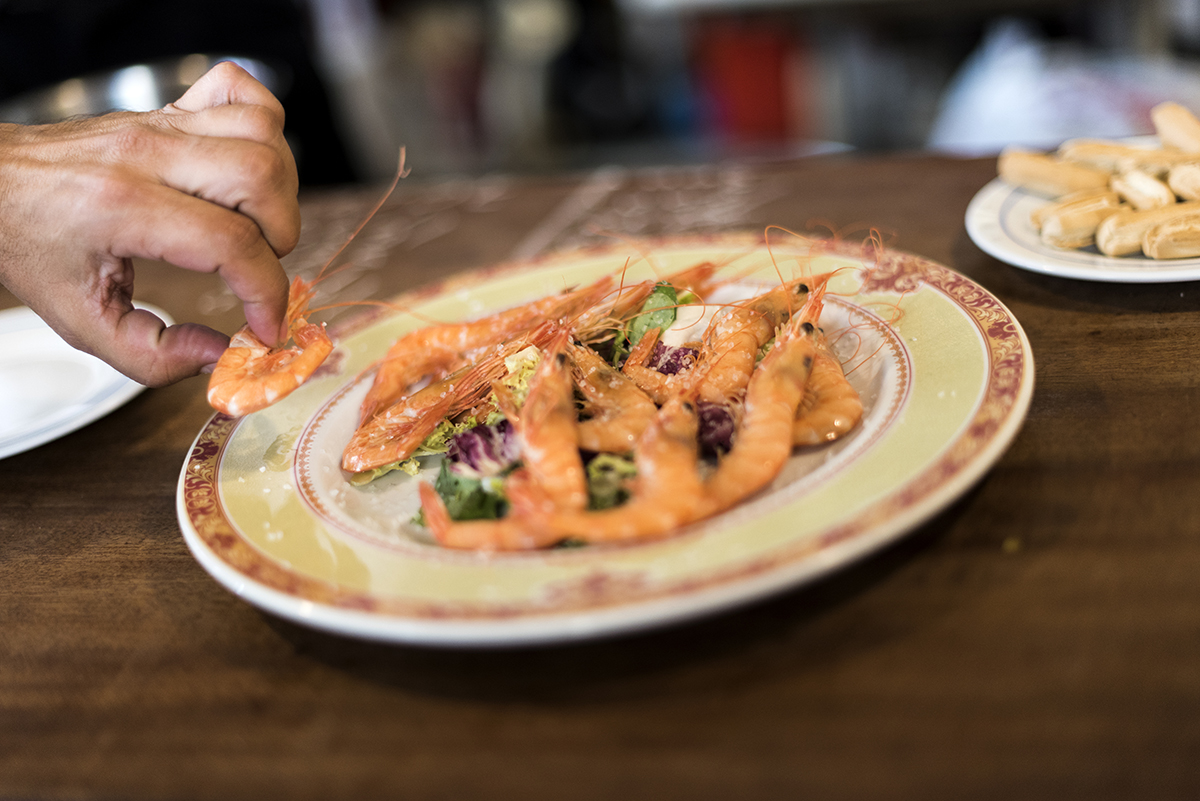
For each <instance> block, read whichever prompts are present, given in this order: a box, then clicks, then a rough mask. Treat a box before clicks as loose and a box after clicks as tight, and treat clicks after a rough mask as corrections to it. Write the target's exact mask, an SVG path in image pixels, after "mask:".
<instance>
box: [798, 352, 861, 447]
mask: <svg viewBox="0 0 1200 801" xmlns="http://www.w3.org/2000/svg"><path fill="white" fill-rule="evenodd" d="M862 414H863V404H862V398H860V397H859V396H858V393H857V392H856V391H855V390H854V387H852V386H851V385H850V382H849V381H847V380H846V374H845V373H844V372H843V371H842V364H841V362H839V361H838V359H837V356H835V355H834V354H833V352H832V351H831V350H830V349H829V346H828V344H827V343H824V342H822V343H821V345H820V347H818V348H817V353H816V358H815V360H814V361H813V369H812V375H811V376H810V377H809V380H808V387H807V388H806V389H805V391H804V398H803V400H802V401H801V402H800V407H799V408H798V409H797V410H796V418H795V420H794V422H793V424H792V444H793V445H821V444H824V443H826V442H833V441H834V440H836V439H840V438H841V437H843V436H845V435H846V434H848V433H850V432H851V431H853V430H854V428H855V427H856V426H857V425H858V424H859V422H860V421H861V420H862Z"/></svg>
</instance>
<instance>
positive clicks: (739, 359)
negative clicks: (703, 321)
mask: <svg viewBox="0 0 1200 801" xmlns="http://www.w3.org/2000/svg"><path fill="white" fill-rule="evenodd" d="M824 281H825V279H824V277H822V278H818V279H811V278H797V279H794V280H792V281H786V282H784V283H783V284H781V285H780V286H778V287H776V288H774V289H772V290H770V291H769V292H764V293H763V294H761V295H759V296H758V297H756V298H753V299H751V300H749V301H746V302H745V303H740V304H737V305H735V306H733V307H732V308H731V309H730V310H729V311H728V312H726V313H725V314H723V315H719V316H718V317H716V318H715V319H714V320H713V323H712V325H711V326H710V328H709V332H708V334H707V335H706V337H705V340H706V341H705V350H704V352H703V353H702V354H701V358H702V359H703V360H704V361H706V362H709V363H710V364H711V365H712V366H711V368H710V369H709V371H708V374H707V376H706V377H705V379H704V381H703V382H702V383H701V385H700V397H701V399H703V400H705V401H708V402H710V403H728V402H729V401H730V400H731V399H736V398H738V397H739V396H740V395H741V394H742V392H744V391H745V389H746V386H747V385H748V384H749V383H750V376H751V374H752V373H753V372H754V367H755V365H756V364H757V362H758V354H759V351H760V350H761V349H762V347H763V346H764V345H766V344H767V343H768V342H770V341H771V337H773V336H774V335H775V329H776V328H778V327H779V326H780V325H781V324H783V323H785V322H787V321H788V319H790V317H791V315H792V312H794V311H796V310H797V309H799V308H800V307H801V305H802V304H803V303H804V302H805V300H806V299H807V298H808V294H809V291H810V286H815V285H816V284H817V283H818V282H819V283H821V284H823V283H824Z"/></svg>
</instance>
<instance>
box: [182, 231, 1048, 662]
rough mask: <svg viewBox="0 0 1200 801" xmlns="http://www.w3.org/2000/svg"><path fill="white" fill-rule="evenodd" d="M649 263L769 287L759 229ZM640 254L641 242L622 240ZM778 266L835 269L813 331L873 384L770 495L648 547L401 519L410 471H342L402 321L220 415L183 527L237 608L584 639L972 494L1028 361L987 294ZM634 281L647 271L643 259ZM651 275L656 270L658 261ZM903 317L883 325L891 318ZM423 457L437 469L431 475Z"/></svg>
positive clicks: (483, 293)
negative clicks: (518, 537)
mask: <svg viewBox="0 0 1200 801" xmlns="http://www.w3.org/2000/svg"><path fill="white" fill-rule="evenodd" d="M630 247H632V246H629V245H623V246H619V247H612V248H607V249H601V250H591V251H585V252H578V253H572V254H565V255H561V256H556V257H551V258H546V259H543V260H540V261H538V262H534V263H529V264H522V265H509V266H506V267H504V268H497V269H494V270H491V271H486V272H481V273H476V274H474V275H472V276H469V277H467V278H465V279H460V280H457V281H455V282H453V283H447V284H444V285H442V286H440V287H436V288H434V289H433V290H430V291H426V292H424V293H422V294H421V295H417V296H411V297H408V298H405V299H403V303H404V304H405V305H406V306H407V307H409V308H412V309H413V310H414V311H416V312H418V313H419V314H420V315H422V317H423V318H424V319H429V318H433V319H445V320H449V319H455V318H457V319H463V318H466V317H469V316H478V315H479V314H481V313H483V312H485V311H490V310H496V309H500V308H506V307H509V306H512V305H515V304H516V303H518V302H520V301H522V300H527V299H531V298H533V297H538V296H540V295H542V294H544V293H545V292H546V291H548V290H550V289H554V288H561V287H563V286H567V285H574V284H579V283H582V282H584V281H588V280H593V279H594V278H596V277H598V276H599V275H601V274H603V273H607V272H615V271H617V270H619V269H620V268H621V266H622V265H623V264H625V262H626V259H627V257H628V256H630V255H631V253H630V250H629V248H630ZM639 252H652V253H653V254H654V261H655V263H656V264H657V265H658V267H659V268H660V269H661V270H664V271H670V270H672V269H679V268H682V267H686V266H690V265H692V264H695V263H697V262H698V261H701V260H709V261H713V262H715V263H718V264H729V269H731V270H737V271H738V272H739V273H741V272H743V271H749V278H748V280H757V281H761V282H769V281H772V280H775V281H777V280H778V278H775V277H774V276H775V272H774V267H773V264H772V259H771V258H770V255H769V254H768V253H767V252H766V251H765V250H764V249H763V248H762V247H759V246H756V245H755V241H754V239H753V237H750V236H734V235H724V236H721V237H719V238H712V239H704V240H684V241H679V240H672V241H658V242H651V243H645V244H644V248H643V249H642V250H641V251H639ZM633 255H634V258H635V259H636V258H637V254H636V253H634V254H633ZM774 255H775V262H776V263H778V264H779V265H780V266H781V267H782V268H783V269H784V270H785V271H791V272H796V271H797V270H798V269H800V268H801V267H803V268H804V269H806V270H810V271H811V272H813V273H820V272H824V271H826V270H830V269H834V268H838V267H845V268H848V269H845V270H843V271H842V272H840V273H839V274H838V275H837V277H836V278H835V280H834V281H833V282H832V283H831V286H833V287H834V288H835V290H836V291H837V292H838V293H840V296H838V297H830V298H829V300H828V304H827V307H826V311H825V314H824V315H823V317H822V324H823V326H824V327H825V329H826V330H827V331H829V332H833V333H836V332H837V331H843V330H847V329H851V330H852V333H850V334H848V335H846V336H843V337H842V338H841V339H839V340H838V343H839V344H838V348H839V353H840V355H841V356H842V357H843V358H844V359H848V360H849V361H850V363H851V364H859V363H862V364H861V366H860V367H858V369H855V370H854V371H853V372H851V373H850V378H851V381H852V382H853V383H854V384H855V385H856V387H857V388H858V390H859V392H860V394H861V395H862V397H863V399H864V404H865V416H864V421H863V424H862V426H861V427H860V428H859V429H858V430H857V431H856V432H855V433H854V434H852V435H851V436H850V437H848V438H847V439H845V440H844V441H842V442H839V443H836V444H834V445H833V446H831V447H827V448H820V449H810V450H801V451H798V452H797V453H796V454H795V455H794V456H793V458H792V460H791V461H790V463H789V464H788V466H787V467H786V468H785V470H784V472H783V474H781V475H780V477H779V478H778V480H777V481H776V482H775V483H774V484H773V485H772V487H771V488H769V489H768V490H767V491H766V492H764V493H762V494H760V495H759V496H757V497H755V498H753V499H751V500H750V501H749V502H748V503H745V504H743V505H742V506H740V507H737V508H735V509H733V510H731V511H730V512H728V513H726V514H724V515H722V516H720V517H717V518H713V519H711V520H708V521H704V522H703V523H700V524H698V525H695V526H691V527H689V528H687V529H685V530H683V531H681V532H680V533H679V534H678V535H677V536H674V537H672V538H670V539H666V540H662V541H659V542H653V543H646V544H640V545H627V546H621V547H615V546H613V547H595V546H594V547H584V548H565V549H557V550H550V551H543V552H536V553H516V554H492V555H487V554H478V553H466V552H460V551H452V550H449V549H445V548H441V547H438V546H437V545H435V544H432V543H431V542H430V541H429V539H428V537H427V536H425V534H424V533H423V531H422V530H421V529H419V528H417V527H414V526H412V525H411V524H410V523H409V522H408V521H409V519H410V517H411V515H412V514H413V512H414V511H416V509H417V499H416V494H415V489H416V481H415V480H414V479H412V478H410V477H408V476H406V475H403V474H399V473H394V474H390V475H389V476H386V477H384V478H383V479H380V480H378V481H376V482H374V483H373V484H371V485H368V486H367V487H364V488H356V487H352V486H350V485H349V484H348V483H347V481H346V477H345V476H344V475H343V473H342V472H341V470H340V469H339V467H338V459H339V458H340V454H341V450H342V447H343V445H344V443H345V442H346V439H347V437H348V436H349V433H350V432H351V431H352V430H353V427H354V424H355V415H356V413H357V407H358V402H359V400H360V399H361V397H362V395H363V393H364V392H365V390H366V387H367V382H368V381H370V374H369V373H368V374H367V375H365V376H364V375H363V371H364V370H366V369H367V368H368V367H369V366H370V364H371V363H372V362H373V360H375V359H377V358H378V357H379V356H380V355H381V354H382V353H383V352H384V350H386V348H387V346H388V345H389V344H390V343H391V342H392V341H394V340H395V338H396V337H397V336H399V335H400V334H401V333H404V332H406V331H409V330H412V329H413V328H416V327H417V326H418V323H417V322H416V321H415V319H414V318H413V317H409V316H406V315H399V316H396V317H391V318H386V319H375V320H373V321H369V322H366V323H363V324H361V325H360V326H358V327H357V329H356V330H354V331H342V332H338V333H337V335H336V339H337V341H338V347H337V350H336V352H335V354H334V357H333V358H334V359H335V362H334V367H332V368H330V369H328V370H325V371H324V374H323V375H319V376H317V377H315V378H314V379H313V380H311V381H310V382H309V383H308V384H307V385H305V386H304V387H302V388H301V389H300V390H298V391H297V392H296V393H294V394H293V395H291V396H289V397H288V398H286V399H285V400H284V401H282V402H280V403H279V404H277V405H275V406H273V407H271V408H269V409H266V410H264V411H262V412H258V413H256V414H253V415H250V416H248V417H245V418H242V419H232V418H229V417H226V416H224V415H220V414H218V415H215V416H214V417H213V418H212V420H211V421H210V422H209V423H208V424H207V425H206V426H205V427H204V429H203V430H202V431H201V432H200V434H199V436H198V437H197V439H196V442H195V445H194V446H193V448H192V451H191V454H190V455H189V456H188V458H187V460H186V462H185V464H184V466H183V470H182V472H181V475H180V481H179V490H178V504H177V506H178V512H179V520H180V524H181V527H182V530H183V534H184V537H185V539H186V541H187V543H188V545H189V547H190V548H191V549H192V552H193V554H194V555H195V556H196V558H197V560H198V561H199V562H200V564H201V565H202V566H203V567H204V568H205V569H206V570H208V571H209V573H211V574H212V575H213V576H214V577H215V578H216V579H217V581H219V582H220V583H221V584H223V585H225V586H226V587H228V588H229V589H230V590H232V591H233V592H235V593H237V594H238V595H239V596H241V597H243V598H245V599H246V600H248V601H249V602H251V603H253V604H255V605H257V606H259V607H261V608H263V609H265V610H268V611H270V612H273V613H275V614H278V615H281V616H283V617H285V618H289V619H291V620H293V621H296V622H299V623H302V624H305V625H310V626H314V627H316V628H320V629H325V630H329V631H333V632H337V633H341V634H347V635H352V636H357V637H363V638H369V639H375V640H382V641H388V642H408V643H425V644H454V645H474V646H482V645H511V644H523V643H535V642H552V641H564V640H575V639H582V638H587V637H593V636H598V635H602V634H609V633H613V632H620V631H630V630H634V629H639V628H644V627H648V626H653V625H659V624H663V623H667V622H672V621H678V620H683V619H687V618H691V617H694V616H697V615H700V614H703V613H708V612H713V611H716V610H720V609H725V608H728V607H730V606H733V605H736V604H740V603H745V602H748V601H751V600H754V599H757V598H761V597H763V596H765V595H768V594H770V593H774V592H777V591H780V590H783V589H785V588H789V587H793V586H795V585H797V584H800V583H803V582H805V581H809V580H811V579H813V578H815V577H818V576H821V575H824V574H826V573H828V572H829V571H832V570H835V569H837V568H839V567H842V566H844V565H846V564H848V563H850V562H851V561H853V560H855V559H857V558H859V557H861V556H863V555H864V554H867V553H869V552H871V551H873V550H875V549H877V548H879V547H881V546H883V545H884V544H886V543H888V542H891V541H893V540H895V539H896V538H898V537H900V536H901V535H902V534H904V533H905V532H906V531H908V530H910V529H911V528H913V527H914V526H916V525H918V524H920V523H921V522H923V521H925V520H927V519H928V518H929V517H930V516H932V515H933V514H935V513H936V512H938V511H939V510H941V509H942V508H944V507H945V506H946V505H947V504H949V503H950V502H951V501H953V500H954V499H955V498H957V497H958V496H959V495H960V494H961V493H963V492H964V491H965V490H966V489H967V488H968V487H969V486H970V485H971V484H972V483H973V482H975V481H976V480H978V479H979V477H980V476H982V475H983V473H984V472H985V471H986V470H987V469H988V468H989V467H990V466H991V465H992V464H993V463H994V462H995V461H996V459H998V458H999V457H1000V455H1001V454H1002V453H1003V451H1004V450H1005V448H1006V447H1007V446H1008V444H1009V443H1010V441H1011V440H1012V438H1013V437H1014V436H1015V435H1016V433H1017V431H1018V429H1019V428H1020V425H1021V423H1022V421H1023V420H1024V417H1025V413H1026V410H1027V408H1028V405H1029V400H1030V397H1031V394H1032V391H1033V359H1032V355H1031V353H1030V349H1029V343H1028V341H1027V340H1026V338H1025V335H1024V333H1023V332H1022V330H1021V328H1020V326H1019V325H1018V323H1017V321H1016V320H1015V319H1014V318H1013V317H1012V315H1011V314H1010V313H1009V312H1008V310H1007V309H1005V308H1004V306H1003V305H1001V304H1000V303H999V302H998V301H997V300H996V299H995V298H994V297H993V296H992V295H990V294H989V293H988V292H987V291H986V290H984V289H982V288H980V287H979V286H978V285H976V284H974V283H973V282H971V281H970V280H968V279H966V278H964V277H963V276H961V275H958V274H957V273H954V272H953V271H951V270H949V269H947V268H945V267H942V266H940V265H937V264H933V263H931V262H929V261H926V260H923V259H920V258H918V257H915V256H910V255H906V254H902V253H892V252H889V253H887V254H884V255H882V256H881V257H880V258H879V259H878V262H877V263H876V262H875V260H874V259H872V261H871V263H870V264H867V263H865V262H864V261H863V259H862V258H861V257H860V256H859V255H858V253H857V251H852V250H849V249H845V248H837V247H834V246H831V245H828V244H826V243H816V244H815V245H812V246H811V247H810V246H809V245H807V244H803V243H796V244H794V245H793V246H791V247H790V248H782V247H775V248H774ZM635 270H640V272H639V273H638V274H637V275H633V274H632V272H631V274H630V276H629V277H630V278H631V279H632V278H637V279H640V278H643V277H649V275H651V273H650V272H649V270H648V269H647V268H646V265H645V263H642V264H641V265H639V266H638V267H637V268H635ZM660 274H661V273H660ZM885 319H886V320H894V324H889V323H888V322H885ZM434 469H436V468H434V467H433V466H430V467H428V468H427V472H429V471H432V470H434Z"/></svg>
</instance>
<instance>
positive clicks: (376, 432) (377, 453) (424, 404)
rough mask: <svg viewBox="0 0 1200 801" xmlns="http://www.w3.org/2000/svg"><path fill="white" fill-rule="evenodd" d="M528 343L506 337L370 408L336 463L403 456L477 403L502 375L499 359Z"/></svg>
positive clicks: (358, 468) (374, 462)
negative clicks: (486, 352)
mask: <svg viewBox="0 0 1200 801" xmlns="http://www.w3.org/2000/svg"><path fill="white" fill-rule="evenodd" d="M530 344H539V343H538V342H537V341H534V340H533V339H532V338H522V339H518V340H511V341H509V342H508V343H506V344H505V345H503V346H502V347H500V348H499V349H497V351H496V352H495V353H494V354H493V355H492V356H491V357H489V358H488V359H486V360H485V361H483V362H480V363H479V364H475V365H470V366H467V367H464V368H462V369H461V370H459V371H458V372H456V373H452V374H451V375H449V376H447V377H446V378H444V379H442V380H441V381H437V382H435V383H433V384H430V385H429V386H427V387H425V388H424V389H421V390H419V391H417V392H414V393H413V394H412V395H410V396H408V397H406V398H403V399H401V400H399V401H397V402H396V403H394V404H392V405H391V406H389V407H388V408H387V409H385V410H384V411H382V412H380V413H378V414H376V415H375V416H374V417H372V418H371V419H370V420H368V421H367V422H365V423H363V424H362V425H361V426H359V428H358V430H357V431H355V432H354V436H352V437H351V438H350V443H349V444H348V445H347V446H346V449H345V451H343V453H342V468H343V469H344V470H347V471H349V472H351V473H360V472H362V471H364V470H374V469H376V468H380V467H384V466H386V465H390V464H394V463H396V462H399V461H403V460H405V459H407V458H409V457H410V456H412V455H413V453H414V452H415V451H416V449H417V448H418V447H419V446H420V445H421V443H422V442H424V441H425V439H426V438H427V437H428V436H429V435H430V434H432V433H433V431H434V429H435V428H437V425H438V423H440V422H441V421H442V420H443V419H445V418H447V417H452V416H454V415H457V414H459V413H461V412H464V411H466V410H468V409H470V408H472V407H473V406H475V405H477V404H479V403H481V402H482V401H483V400H484V398H485V397H486V396H487V395H488V394H489V393H490V392H491V391H492V383H493V382H495V381H498V380H499V379H501V378H503V377H504V375H505V373H506V371H507V368H506V367H505V364H504V359H505V358H506V357H508V356H511V355H512V354H513V353H516V352H517V351H518V350H521V349H522V348H524V347H526V346H528V345H530Z"/></svg>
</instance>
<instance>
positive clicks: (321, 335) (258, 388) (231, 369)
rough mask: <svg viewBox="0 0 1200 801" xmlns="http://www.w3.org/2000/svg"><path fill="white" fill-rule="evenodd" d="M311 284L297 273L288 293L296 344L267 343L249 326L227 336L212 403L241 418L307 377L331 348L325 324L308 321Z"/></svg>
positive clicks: (292, 336)
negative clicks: (293, 345) (285, 345)
mask: <svg viewBox="0 0 1200 801" xmlns="http://www.w3.org/2000/svg"><path fill="white" fill-rule="evenodd" d="M313 283H315V282H311V283H310V282H307V281H304V280H302V279H301V278H300V277H299V276H297V277H296V278H295V279H294V280H293V281H292V286H291V289H290V290H289V291H288V307H287V320H288V334H289V338H290V339H291V340H293V341H294V342H295V343H296V345H297V346H298V347H291V348H288V347H279V348H271V347H268V346H267V344H266V343H265V342H263V341H262V340H261V339H259V338H258V336H257V335H255V333H254V332H253V331H251V330H250V327H249V326H248V325H246V326H243V327H242V328H241V330H240V331H238V332H237V333H235V334H234V335H233V336H232V337H230V340H229V347H228V348H226V349H225V352H224V353H222V354H221V358H220V359H218V360H217V364H216V367H215V368H214V369H213V372H212V375H211V376H210V377H209V380H208V403H209V405H210V406H212V407H213V408H214V409H216V410H217V411H219V412H224V413H225V414H228V415H231V416H233V417H240V416H242V415H245V414H249V413H251V412H256V411H258V410H259V409H265V408H266V407H267V406H270V405H271V404H272V403H274V402H275V401H277V400H279V399H280V398H283V397H285V396H286V395H289V394H291V393H292V392H293V391H294V390H295V389H296V388H297V387H299V386H300V385H301V384H303V383H304V382H305V381H307V380H308V378H309V376H311V375H312V374H313V372H314V371H315V370H316V369H317V368H318V367H320V366H321V364H322V362H324V361H325V359H326V358H327V357H328V356H329V354H330V353H331V352H332V351H333V343H332V342H331V341H330V339H329V336H328V335H327V334H326V333H325V326H324V325H323V324H322V325H316V324H314V323H310V322H308V321H307V320H306V319H304V315H306V314H307V313H308V304H309V302H310V301H311V300H312V297H313Z"/></svg>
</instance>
